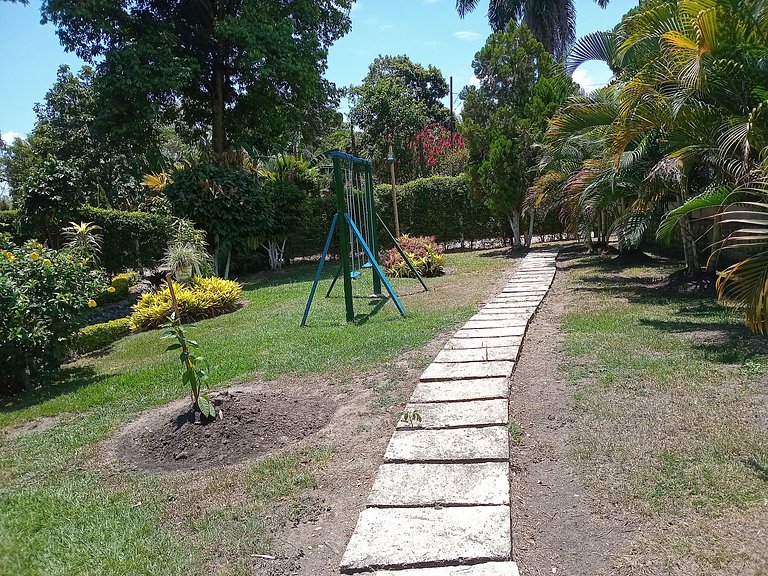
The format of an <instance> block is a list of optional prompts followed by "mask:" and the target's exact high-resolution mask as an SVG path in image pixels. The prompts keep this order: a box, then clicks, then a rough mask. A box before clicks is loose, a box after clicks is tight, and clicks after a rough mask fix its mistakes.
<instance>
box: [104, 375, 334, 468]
mask: <svg viewBox="0 0 768 576" xmlns="http://www.w3.org/2000/svg"><path fill="white" fill-rule="evenodd" d="M211 400H212V401H213V402H214V404H215V405H216V408H217V411H219V412H220V414H221V418H220V419H216V420H215V421H211V422H203V423H201V422H200V419H199V414H197V418H196V417H195V416H196V414H195V413H194V412H193V411H192V410H191V409H190V401H189V400H188V399H184V400H180V401H178V402H174V403H172V404H171V405H169V406H165V407H163V408H161V409H159V410H153V411H150V412H147V413H145V414H143V415H142V416H141V417H140V418H139V419H137V420H136V421H134V422H132V423H131V424H129V425H128V426H126V427H125V429H124V430H123V431H122V432H121V433H120V434H119V435H118V437H117V438H116V439H115V444H114V451H113V456H114V457H115V458H117V459H118V460H123V461H126V462H128V463H130V464H131V465H132V466H134V467H137V468H141V469H144V470H150V471H155V472H174V471H177V470H194V469H199V470H203V469H208V468H214V467H220V466H226V465H229V464H235V463H237V462H241V461H243V460H249V459H252V458H257V457H259V456H263V455H264V454H268V453H270V452H273V451H275V450H277V449H280V448H283V447H285V446H288V445H290V444H293V443H296V442H297V441H299V440H302V439H303V438H306V437H307V436H309V435H311V434H313V433H314V432H316V431H318V430H320V429H321V428H322V427H323V426H324V425H325V424H326V422H327V421H328V419H329V418H330V416H331V414H332V413H333V405H332V403H331V402H329V401H328V400H324V399H321V398H313V397H311V396H307V395H298V394H297V395H291V394H285V393H282V392H279V393H278V392H265V391H262V390H254V389H252V388H245V387H235V388H230V389H227V390H223V391H221V392H216V393H214V394H212V395H211Z"/></svg>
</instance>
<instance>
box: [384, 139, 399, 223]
mask: <svg viewBox="0 0 768 576" xmlns="http://www.w3.org/2000/svg"><path fill="white" fill-rule="evenodd" d="M387 161H388V162H389V178H390V180H391V182H392V210H393V212H394V216H395V236H396V237H397V238H400V218H399V216H398V215H397V191H396V190H395V154H394V152H392V143H391V142H390V144H389V151H388V152H387Z"/></svg>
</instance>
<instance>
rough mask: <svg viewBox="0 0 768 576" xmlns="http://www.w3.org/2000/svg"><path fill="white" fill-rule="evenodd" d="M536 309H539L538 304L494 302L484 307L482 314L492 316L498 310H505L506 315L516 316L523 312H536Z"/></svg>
mask: <svg viewBox="0 0 768 576" xmlns="http://www.w3.org/2000/svg"><path fill="white" fill-rule="evenodd" d="M536 308H538V302H499V301H492V302H488V304H486V305H485V306H483V307H482V308H481V309H480V311H481V312H489V313H491V314H495V311H496V310H504V312H503V313H504V314H516V313H518V312H522V311H526V312H527V311H531V312H535V311H536Z"/></svg>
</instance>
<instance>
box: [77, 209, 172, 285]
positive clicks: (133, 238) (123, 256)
mask: <svg viewBox="0 0 768 576" xmlns="http://www.w3.org/2000/svg"><path fill="white" fill-rule="evenodd" d="M77 218H78V219H79V220H83V221H85V222H93V223H94V224H98V225H99V226H101V234H102V235H103V236H104V242H103V244H102V247H101V265H102V266H103V267H104V268H105V269H106V270H107V272H110V273H115V272H120V271H121V270H126V269H130V268H135V269H137V268H153V267H154V266H156V265H157V263H158V262H159V261H160V259H161V258H162V257H163V253H164V252H165V249H166V246H167V245H168V242H169V241H170V240H171V230H172V228H171V218H170V217H168V216H161V215H159V214H149V213H146V212H122V211H120V210H105V209H103V208H92V207H90V206H84V207H83V208H81V209H80V210H79V211H78V215H77Z"/></svg>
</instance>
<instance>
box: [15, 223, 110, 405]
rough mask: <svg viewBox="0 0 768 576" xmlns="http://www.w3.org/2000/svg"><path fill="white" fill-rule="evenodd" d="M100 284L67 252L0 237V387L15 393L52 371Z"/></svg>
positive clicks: (95, 275)
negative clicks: (21, 243) (16, 242)
mask: <svg viewBox="0 0 768 576" xmlns="http://www.w3.org/2000/svg"><path fill="white" fill-rule="evenodd" d="M104 285H105V279H104V277H103V275H102V274H101V272H99V271H97V270H93V269H91V267H90V266H89V265H88V263H87V261H86V260H84V259H81V258H78V257H77V255H76V254H73V253H72V252H71V251H69V250H66V249H64V250H58V251H57V250H52V249H50V248H46V247H44V246H42V245H41V244H39V243H37V242H27V243H26V244H24V245H23V246H18V245H16V244H14V243H13V242H12V241H11V239H10V237H9V236H8V235H0V310H2V313H0V388H2V389H3V390H4V391H5V392H8V393H17V392H20V391H21V390H23V389H25V388H30V387H32V386H33V385H35V384H39V383H41V382H42V381H43V380H44V377H45V376H46V375H47V374H50V373H51V372H53V371H55V370H56V369H57V368H58V367H59V365H60V363H61V362H62V360H63V359H64V358H66V355H67V353H68V350H69V349H70V346H71V344H72V343H73V341H74V339H75V338H76V336H77V333H78V328H79V326H80V320H81V317H82V315H83V314H84V312H85V311H86V310H87V308H88V307H89V306H95V305H96V302H95V301H94V300H93V298H92V295H93V294H95V293H97V292H98V291H99V289H102V288H103V287H104Z"/></svg>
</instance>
